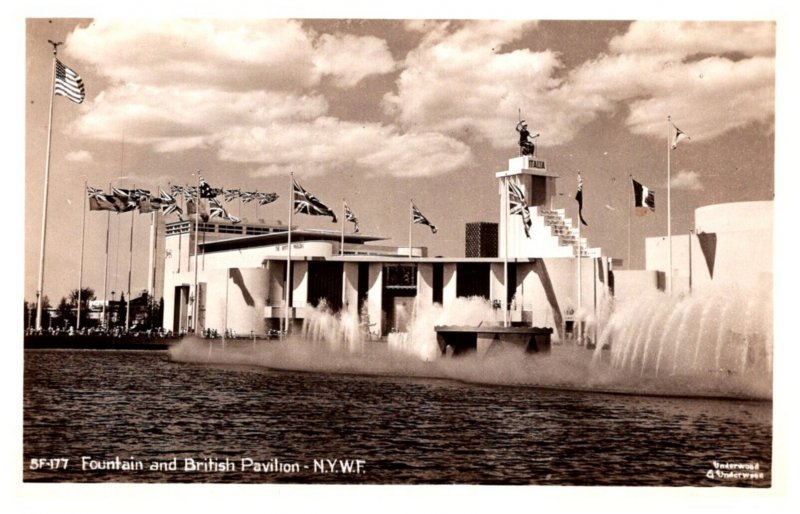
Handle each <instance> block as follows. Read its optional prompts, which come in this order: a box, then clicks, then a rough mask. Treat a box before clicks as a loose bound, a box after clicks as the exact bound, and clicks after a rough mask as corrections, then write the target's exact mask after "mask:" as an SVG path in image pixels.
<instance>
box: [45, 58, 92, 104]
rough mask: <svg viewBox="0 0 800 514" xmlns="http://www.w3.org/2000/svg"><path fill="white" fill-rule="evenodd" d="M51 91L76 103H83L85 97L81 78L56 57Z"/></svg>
mask: <svg viewBox="0 0 800 514" xmlns="http://www.w3.org/2000/svg"><path fill="white" fill-rule="evenodd" d="M53 92H54V93H55V94H57V95H61V96H66V97H67V98H69V99H70V100H72V101H73V102H75V103H76V104H79V103H83V99H84V98H85V97H86V90H85V89H84V88H83V79H81V77H80V75H78V74H77V73H75V72H74V71H72V70H71V69H70V68H68V67H67V66H64V64H63V63H62V62H61V61H59V60H58V59H56V79H55V84H54V85H53Z"/></svg>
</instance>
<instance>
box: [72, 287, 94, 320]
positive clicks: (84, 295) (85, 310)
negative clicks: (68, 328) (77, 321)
mask: <svg viewBox="0 0 800 514" xmlns="http://www.w3.org/2000/svg"><path fill="white" fill-rule="evenodd" d="M96 298H97V297H96V296H95V295H94V289H92V288H91V287H82V288H81V327H83V326H85V325H86V323H85V321H86V319H87V318H88V316H89V302H91V301H92V300H95V299H96ZM69 304H70V305H71V306H72V307H73V308H76V309H77V307H78V290H77V289H73V290H72V291H71V292H70V293H69Z"/></svg>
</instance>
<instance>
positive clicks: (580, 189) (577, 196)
mask: <svg viewBox="0 0 800 514" xmlns="http://www.w3.org/2000/svg"><path fill="white" fill-rule="evenodd" d="M575 200H577V201H578V217H579V218H580V219H581V223H583V226H585V227H588V226H589V224H588V223H586V220H584V219H583V178H581V174H580V173H578V192H577V193H575Z"/></svg>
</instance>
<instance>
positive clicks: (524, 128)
mask: <svg viewBox="0 0 800 514" xmlns="http://www.w3.org/2000/svg"><path fill="white" fill-rule="evenodd" d="M517 132H519V143H518V144H519V151H520V153H521V154H522V155H533V154H534V152H535V151H536V145H534V144H533V140H534V139H536V138H537V137H539V134H536V135H535V136H531V133H530V132H528V124H527V123H526V122H525V120H520V121H519V123H517Z"/></svg>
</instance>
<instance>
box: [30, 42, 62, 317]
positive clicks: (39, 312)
mask: <svg viewBox="0 0 800 514" xmlns="http://www.w3.org/2000/svg"><path fill="white" fill-rule="evenodd" d="M50 44H52V45H53V78H52V80H51V81H50V114H49V116H48V121H47V153H46V156H45V164H44V193H43V194H44V197H43V199H42V239H41V241H40V244H39V281H38V283H37V286H36V330H41V329H42V299H43V298H44V291H43V286H44V252H45V240H46V232H47V194H48V191H49V189H50V147H51V143H52V140H53V97H54V96H55V94H54V92H53V89H54V88H55V84H56V56H57V55H58V45H60V44H61V43H54V42H52V41H50Z"/></svg>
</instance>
